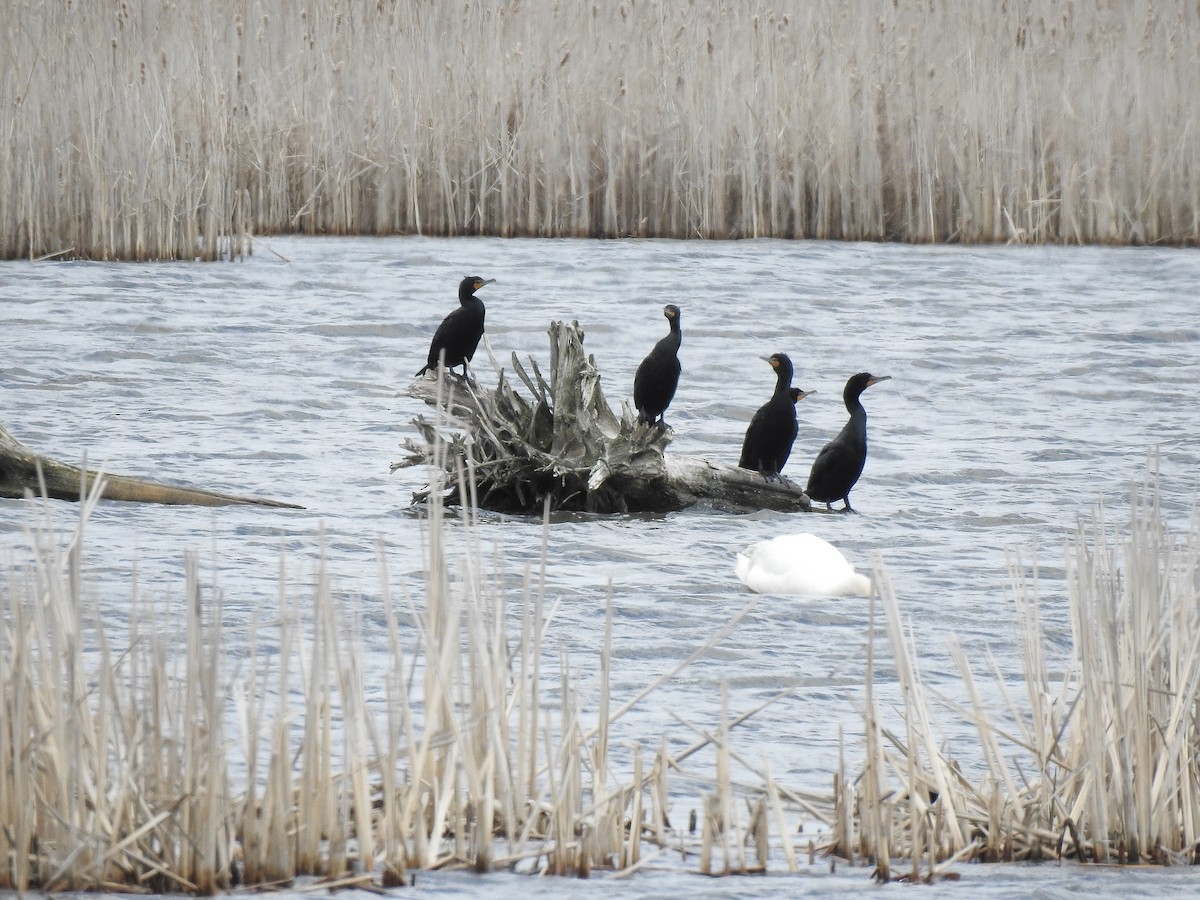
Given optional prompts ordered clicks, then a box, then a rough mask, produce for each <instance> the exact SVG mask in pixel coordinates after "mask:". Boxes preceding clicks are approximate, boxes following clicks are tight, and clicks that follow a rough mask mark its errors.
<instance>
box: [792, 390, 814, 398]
mask: <svg viewBox="0 0 1200 900" xmlns="http://www.w3.org/2000/svg"><path fill="white" fill-rule="evenodd" d="M815 393H816V391H801V392H800V396H799V398H797V399H799V400H803V399H804V398H805V397H811V396H812V395H813V394H815Z"/></svg>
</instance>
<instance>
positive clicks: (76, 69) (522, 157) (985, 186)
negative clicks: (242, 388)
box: [0, 0, 1200, 260]
mask: <svg viewBox="0 0 1200 900" xmlns="http://www.w3.org/2000/svg"><path fill="white" fill-rule="evenodd" d="M9 13H10V14H9V15H8V16H6V17H5V21H4V22H3V23H0V72H2V73H3V75H4V77H3V78H0V109H2V110H5V111H6V115H5V116H3V117H0V125H2V126H3V127H0V258H44V257H53V258H95V259H129V260H143V259H161V258H170V259H193V258H200V259H215V258H221V257H230V258H233V257H237V256H238V255H240V254H242V253H245V252H247V251H248V250H249V240H250V238H251V237H252V236H253V235H268V234H278V233H304V234H327V235H339V234H424V235H496V236H513V237H516V236H540V237H560V236H571V237H594V238H600V237H627V236H634V237H671V238H685V239H689V238H701V239H703V238H723V239H724V238H747V237H780V238H795V239H800V238H818V239H845V240H883V241H906V242H916V243H927V242H960V243H988V242H1013V243H1026V242H1029V243H1089V244H1091V243H1098V244H1166V245H1185V246H1194V245H1196V244H1197V243H1200V144H1198V143H1197V142H1196V141H1195V140H1194V139H1193V132H1194V131H1195V127H1196V109H1195V102H1194V86H1195V83H1196V80H1197V78H1198V77H1200V70H1198V66H1200V63H1197V59H1200V10H1198V9H1197V8H1196V6H1195V5H1194V4H1190V3H1185V2H1168V3H1153V2H1150V0H1131V2H1128V3H1112V4H1087V3H1080V4H1067V5H1065V6H1064V5H1063V4H1059V3H1054V2H1051V0H1032V2H1030V3H1009V4H999V5H995V4H927V3H923V2H915V0H902V2H896V3H879V4H870V5H866V6H863V5H861V4H858V3H855V2H853V0H818V2H813V3H805V4H799V5H797V7H796V8H795V9H792V10H790V11H789V12H786V13H784V12H779V11H775V10H771V9H767V8H765V7H758V6H756V5H749V6H747V5H739V4H731V5H723V4H721V5H709V6H705V5H703V4H701V5H692V6H688V7H687V8H686V12H685V11H684V10H683V8H681V7H676V6H674V5H671V4H659V3H613V4H554V5H553V6H551V5H548V4H541V3H533V4H525V3H507V2H502V3H497V4H467V5H466V6H453V5H447V4H437V3H434V4H383V5H377V4H355V3H342V2H338V3H303V4H300V5H298V6H294V5H293V6H286V7H284V6H280V5H279V4H277V3H274V2H271V0H216V2H214V3H210V4H165V3H157V2H155V3H146V4H127V3H121V4H117V5H107V4H92V3H49V4H47V3H39V2H36V0H18V2H17V3H15V4H14V5H13V7H12V9H11V10H10V11H9Z"/></svg>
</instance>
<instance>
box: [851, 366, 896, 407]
mask: <svg viewBox="0 0 1200 900" xmlns="http://www.w3.org/2000/svg"><path fill="white" fill-rule="evenodd" d="M891 379H892V376H891V375H872V374H871V373H870V372H859V373H858V374H857V375H851V376H850V380H849V381H847V382H846V390H845V391H844V392H843V394H842V397H843V399H844V400H845V401H846V402H847V403H849V402H850V401H852V400H854V399H856V398H857V397H858V396H859V395H860V394H861V393H862V392H863V391H865V390H866V389H867V388H869V387H870V386H871V385H873V384H875V383H876V382H879V381H891Z"/></svg>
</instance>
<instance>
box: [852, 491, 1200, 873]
mask: <svg viewBox="0 0 1200 900" xmlns="http://www.w3.org/2000/svg"><path fill="white" fill-rule="evenodd" d="M1159 492H1160V486H1159V484H1158V480H1157V476H1153V478H1152V480H1151V482H1150V483H1148V484H1146V485H1143V487H1142V488H1141V489H1140V490H1137V491H1134V493H1133V498H1132V504H1131V515H1130V518H1129V520H1128V522H1127V523H1126V524H1125V525H1124V526H1123V527H1121V528H1119V529H1112V530H1110V529H1109V527H1108V525H1107V523H1106V522H1105V519H1104V517H1103V511H1102V510H1101V511H1100V512H1099V513H1097V515H1096V517H1095V518H1094V520H1093V521H1092V522H1091V523H1090V524H1085V523H1081V524H1080V525H1079V527H1078V531H1077V533H1076V535H1075V536H1074V538H1073V540H1072V541H1071V544H1070V546H1069V548H1068V552H1067V590H1068V597H1069V607H1070V630H1071V635H1072V647H1071V650H1070V654H1069V656H1068V657H1067V658H1065V659H1060V660H1057V661H1056V662H1052V661H1051V659H1050V646H1051V641H1049V640H1048V638H1047V636H1046V634H1045V632H1044V630H1043V627H1042V624H1041V619H1040V614H1039V606H1040V602H1041V601H1040V598H1039V594H1038V585H1037V565H1036V560H1035V561H1034V564H1033V566H1032V567H1031V569H1027V568H1026V567H1025V566H1024V565H1022V563H1021V561H1020V560H1019V559H1018V558H1017V557H1015V556H1014V557H1013V558H1012V561H1011V564H1010V570H1011V577H1012V582H1013V585H1014V600H1015V606H1016V610H1015V611H1016V618H1015V621H1016V627H1017V638H1018V643H1019V645H1020V659H1021V665H1022V674H1023V684H1022V685H1021V687H1020V690H1021V691H1022V695H1021V696H1019V697H1018V696H1014V694H1013V693H1012V692H1011V690H1010V688H1009V686H1008V684H1009V683H1011V681H1007V682H1006V680H1005V678H1004V677H1003V676H1002V674H1001V673H1000V672H999V670H998V669H997V670H996V672H995V677H996V693H997V695H998V697H999V698H1000V705H999V707H998V708H997V707H996V706H994V705H993V706H989V704H988V703H986V702H985V701H984V700H983V699H982V697H983V693H982V692H981V690H980V688H979V685H978V683H977V681H976V676H975V673H974V671H973V668H972V663H971V662H970V661H968V659H967V657H966V655H965V653H964V652H963V650H962V648H961V647H960V646H958V645H957V644H952V646H951V653H952V657H953V659H954V661H955V663H956V665H957V668H958V670H959V673H960V674H961V677H962V682H963V688H964V690H965V696H966V697H967V698H968V700H967V703H966V704H965V705H961V704H955V703H953V702H951V701H948V700H947V699H946V698H944V697H938V698H935V697H933V696H931V695H932V694H933V691H931V689H929V688H928V687H927V686H925V685H924V684H923V683H922V679H921V676H920V665H919V661H918V658H917V653H916V635H915V633H914V632H915V631H916V629H915V628H912V627H911V626H909V625H907V624H906V623H904V621H903V619H902V616H901V613H900V608H899V604H898V602H897V600H896V595H895V592H894V591H893V589H892V585H891V582H890V580H889V579H888V577H887V574H886V572H884V571H882V569H880V568H877V570H876V573H875V574H876V582H877V591H878V596H879V599H880V601H881V603H882V606H883V616H882V621H883V627H884V630H885V631H886V635H887V644H888V646H889V648H890V650H891V651H892V654H891V656H892V661H893V662H894V664H895V675H896V678H897V679H898V688H899V692H900V695H901V697H902V701H903V702H902V710H901V715H900V716H899V718H900V723H901V724H900V727H899V728H895V729H893V728H891V727H889V725H888V724H887V723H886V722H885V720H884V717H883V716H882V714H881V711H880V705H879V703H878V702H877V701H876V698H875V697H874V696H873V690H874V681H875V678H874V675H873V668H874V654H875V652H877V651H876V649H875V640H874V634H873V633H872V640H871V648H872V649H871V654H870V657H869V659H868V677H867V696H866V713H865V722H866V725H867V734H866V748H867V753H866V760H865V765H864V769H863V772H862V773H861V776H860V778H859V780H858V782H857V787H856V789H855V790H854V791H853V792H851V790H850V788H849V785H848V784H846V783H845V782H844V780H843V784H842V790H841V793H842V796H847V797H849V796H851V795H852V793H853V795H854V796H855V799H856V805H855V807H854V812H856V813H857V814H858V815H857V816H855V817H852V816H851V814H850V813H849V812H848V811H846V810H841V811H840V812H839V814H838V816H837V823H838V831H837V834H836V835H835V847H836V848H839V849H840V850H841V851H842V852H845V853H848V854H850V855H853V854H855V853H858V854H862V855H864V856H866V857H867V858H868V859H870V860H871V861H872V862H874V863H875V864H876V866H877V870H876V871H877V874H878V876H879V877H880V878H883V879H887V878H889V877H894V873H893V872H892V871H891V866H892V865H893V864H894V863H895V860H896V859H897V858H905V857H906V858H908V859H909V860H910V861H911V864H912V869H911V872H909V873H906V874H905V876H904V877H913V878H916V877H926V878H928V877H935V876H936V875H937V874H938V873H940V872H942V871H944V870H945V869H946V867H947V865H948V864H949V863H951V862H953V861H958V860H963V859H977V860H984V861H997V860H1041V859H1052V858H1067V857H1070V858H1074V859H1077V860H1079V861H1081V862H1082V861H1094V862H1116V863H1122V864H1125V863H1128V864H1136V863H1148V862H1150V863H1159V864H1172V863H1197V862H1200V790H1198V787H1197V786H1198V785H1200V753H1198V750H1200V521H1195V520H1194V521H1193V524H1192V527H1191V529H1190V530H1189V532H1188V534H1187V536H1186V537H1185V538H1183V539H1178V538H1176V537H1174V536H1172V534H1171V533H1170V531H1169V530H1168V528H1167V527H1166V525H1165V523H1164V519H1163V515H1162V512H1161V510H1160V508H1159ZM1030 572H1032V574H1030ZM1004 615H1005V616H1007V611H1005V613H1004ZM872 623H873V624H872V629H873V628H874V612H873V613H872ZM933 699H938V700H940V701H941V702H942V703H943V704H944V705H945V706H947V707H948V708H950V709H951V710H952V711H953V712H956V713H958V714H960V715H962V716H965V717H966V720H967V721H968V722H969V723H971V724H972V725H973V726H974V728H975V729H976V731H977V734H978V742H979V744H978V746H979V757H980V758H979V760H974V761H964V760H961V759H954V758H952V757H950V756H948V755H947V754H946V753H945V752H944V749H943V743H942V739H941V736H940V734H939V729H938V722H937V721H936V719H935V716H934V711H933V707H932V704H931V700H933ZM964 762H965V763H967V764H968V765H969V764H971V763H972V762H975V763H980V762H981V763H982V765H983V770H984V774H983V776H982V778H981V779H980V780H979V781H978V782H977V783H972V782H970V781H969V780H968V778H967V776H966V774H965V770H964V765H963V764H964ZM855 828H857V831H855ZM922 865H925V869H924V875H922V874H921V873H922V869H921V866H922Z"/></svg>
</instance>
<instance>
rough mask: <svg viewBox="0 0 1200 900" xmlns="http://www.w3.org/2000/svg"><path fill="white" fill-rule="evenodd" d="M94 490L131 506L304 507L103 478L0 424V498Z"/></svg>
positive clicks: (75, 495) (75, 496)
mask: <svg viewBox="0 0 1200 900" xmlns="http://www.w3.org/2000/svg"><path fill="white" fill-rule="evenodd" d="M97 485H98V486H99V491H100V494H99V496H102V497H104V499H106V500H128V501H132V502H134V503H166V504H173V505H191V506H231V505H235V504H252V505H255V506H273V507H278V508H282V509H303V508H304V507H302V506H296V505H295V504H293V503H283V502H281V501H279V500H267V499H263V498H257V497H240V496H237V495H236V494H223V493H218V492H216V491H206V490H201V489H199V488H189V487H181V486H179V485H173V484H161V483H158V482H153V481H146V480H144V479H141V478H129V477H127V476H123V475H108V474H101V473H100V472H95V471H91V470H89V469H87V468H86V462H85V464H84V468H82V469H81V468H78V467H76V466H70V465H67V464H66V463H61V462H58V461H57V460H54V459H51V458H50V457H48V456H43V455H41V454H40V453H35V452H33V451H32V450H30V449H29V448H28V447H26V446H25V445H24V444H22V443H21V442H20V441H18V440H17V439H16V438H15V437H13V436H12V434H10V433H9V431H8V429H7V428H5V427H4V426H3V425H0V497H10V498H21V497H24V496H26V495H28V494H32V495H34V496H44V497H49V498H51V499H54V500H79V499H80V497H81V496H82V495H85V494H87V493H88V492H89V491H91V490H93V488H94V486H97Z"/></svg>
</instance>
